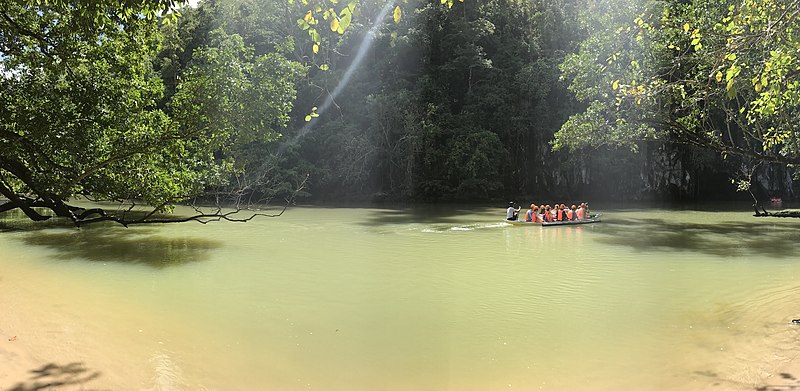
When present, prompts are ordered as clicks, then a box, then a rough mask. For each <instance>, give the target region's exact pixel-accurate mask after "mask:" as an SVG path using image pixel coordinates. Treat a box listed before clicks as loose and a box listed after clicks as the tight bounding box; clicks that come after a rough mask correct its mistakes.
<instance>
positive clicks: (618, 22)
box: [554, 0, 800, 165]
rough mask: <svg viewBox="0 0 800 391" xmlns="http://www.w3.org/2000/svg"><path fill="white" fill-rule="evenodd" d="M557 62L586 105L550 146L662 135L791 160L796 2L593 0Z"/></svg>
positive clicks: (798, 70) (764, 158) (799, 96)
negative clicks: (576, 38) (582, 30)
mask: <svg viewBox="0 0 800 391" xmlns="http://www.w3.org/2000/svg"><path fill="white" fill-rule="evenodd" d="M591 3H592V7H593V8H590V9H589V10H588V12H587V13H586V14H585V15H584V18H583V19H584V20H585V23H587V24H588V25H589V27H588V31H590V32H591V33H590V35H589V36H588V37H587V39H586V40H585V41H584V42H583V43H582V44H581V47H580V50H579V51H578V52H576V53H574V54H571V55H569V56H568V57H567V59H566V60H565V62H564V63H563V64H562V69H563V70H564V75H565V77H566V78H567V79H568V80H570V81H571V84H570V90H572V91H573V92H575V94H576V96H577V97H578V98H579V99H580V100H582V101H583V102H585V103H586V109H585V110H583V111H582V112H580V113H577V114H575V115H573V116H572V117H571V118H570V119H569V121H567V122H566V123H565V124H564V126H563V127H562V128H561V130H560V131H559V132H558V133H557V134H556V138H555V142H554V146H555V147H556V148H564V147H566V148H580V147H585V146H598V145H603V144H621V145H628V146H634V145H635V144H636V143H637V142H638V141H641V140H646V139H656V138H661V139H664V138H667V139H670V140H674V141H676V142H680V143H686V144H691V145H696V146H699V147H702V148H705V149H710V150H715V151H718V152H721V153H722V154H723V155H738V156H742V157H745V158H747V159H753V160H755V161H758V162H772V163H781V164H790V165H793V164H796V163H797V162H798V159H800V150H798V146H800V145H799V144H798V141H800V140H799V139H798V135H800V133H798V123H797V121H796V117H797V114H798V107H800V93H799V91H798V87H800V84H799V83H800V79H798V76H800V59H799V55H798V53H800V51H799V49H800V41H799V39H800V36H798V34H800V30H798V28H799V27H800V23H799V22H800V19H798V18H800V3H798V2H796V1H791V0H768V1H764V0H728V1H715V2H709V1H702V0H693V1H688V2H687V1H650V2H645V3H642V2H639V1H627V0H600V1H594V2H591Z"/></svg>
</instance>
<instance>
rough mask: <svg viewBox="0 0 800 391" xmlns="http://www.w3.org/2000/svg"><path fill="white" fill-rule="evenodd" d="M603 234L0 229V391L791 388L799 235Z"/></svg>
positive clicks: (585, 230) (313, 223)
mask: <svg viewBox="0 0 800 391" xmlns="http://www.w3.org/2000/svg"><path fill="white" fill-rule="evenodd" d="M601 212H603V213H604V216H603V222H602V223H600V224H593V225H583V226H569V227H537V226H531V227H528V226H525V227H517V226H510V225H508V224H505V223H503V222H502V218H503V216H504V213H505V211H504V210H503V209H502V208H494V209H490V208H483V209H480V208H479V209H475V208H462V209H450V208H448V209H446V210H445V208H441V209H435V208H425V209H409V210H388V209H364V208H312V207H297V208H292V209H290V210H288V211H287V212H286V213H285V214H284V215H283V216H282V217H279V218H261V219H256V220H254V221H251V222H249V223H245V224H237V223H212V224H208V225H201V224H195V223H185V224H177V225H164V226H148V227H134V228H128V229H126V228H123V227H119V226H114V225H103V226H90V227H86V228H82V229H74V228H47V229H37V228H36V227H37V226H35V225H30V224H26V223H24V222H19V221H13V220H6V221H4V222H3V221H0V390H2V391H5V390H16V391H24V390H39V389H43V390H44V389H47V390H49V389H55V390H61V389H69V390H72V389H81V390H83V389H87V390H88V389H91V390H107V389H109V390H332V391H339V390H515V389H516V390H539V389H543V390H578V389H581V390H634V389H636V390H706V389H718V390H740V389H741V390H755V389H758V388H759V387H760V389H768V388H764V387H767V386H769V385H770V384H778V383H780V382H783V383H780V384H787V382H788V383H791V384H796V383H792V382H793V381H794V376H800V373H794V372H791V368H793V367H794V366H797V367H800V359H796V356H797V355H798V352H800V350H798V349H797V347H798V342H799V341H800V334H798V333H799V332H800V326H798V325H793V324H791V319H793V318H800V301H798V300H797V298H798V296H800V252H798V250H800V221H795V220H791V219H789V220H779V219H772V220H767V219H756V218H754V217H752V216H750V214H749V213H748V212H746V211H743V212H699V211H680V212H676V211H666V210H657V209H656V210H653V209H648V210H619V211H601ZM3 368H15V369H14V370H8V371H4V370H3ZM787 368H789V369H787ZM56 381H60V382H61V383H60V384H56V383H55V382H56ZM48 382H50V383H51V388H46V387H44V386H43V385H46V384H48ZM37 387H40V388H37ZM53 387H54V388H53ZM780 389H785V388H780Z"/></svg>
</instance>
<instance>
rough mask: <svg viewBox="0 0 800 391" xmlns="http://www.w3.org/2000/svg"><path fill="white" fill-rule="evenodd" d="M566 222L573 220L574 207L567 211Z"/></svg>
mask: <svg viewBox="0 0 800 391" xmlns="http://www.w3.org/2000/svg"><path fill="white" fill-rule="evenodd" d="M567 220H575V205H572V206H570V207H569V209H567Z"/></svg>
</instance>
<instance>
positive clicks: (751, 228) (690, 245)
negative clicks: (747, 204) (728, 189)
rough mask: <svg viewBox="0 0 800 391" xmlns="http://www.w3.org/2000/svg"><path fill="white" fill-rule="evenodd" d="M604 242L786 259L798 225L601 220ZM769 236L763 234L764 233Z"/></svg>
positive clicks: (645, 248) (792, 251)
mask: <svg viewBox="0 0 800 391" xmlns="http://www.w3.org/2000/svg"><path fill="white" fill-rule="evenodd" d="M595 232H597V233H598V234H599V235H602V236H601V237H600V238H599V239H598V240H599V241H601V242H603V243H608V244H613V245H619V246H627V247H631V248H632V249H634V250H637V251H665V250H666V251H685V252H697V253H702V254H707V255H714V256H721V257H732V256H743V255H759V256H768V257H772V258H786V257H790V256H793V255H795V252H796V251H797V249H798V245H797V243H800V226H797V225H794V224H770V223H748V222H736V221H727V222H709V223H702V222H693V223H686V222H682V221H667V220H664V219H659V218H627V219H624V218H623V219H619V218H615V219H613V220H611V219H609V220H604V223H603V227H602V229H599V230H596V231H595ZM767 233H768V234H769V235H766V234H767Z"/></svg>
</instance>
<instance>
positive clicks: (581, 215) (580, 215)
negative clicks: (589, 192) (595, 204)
mask: <svg viewBox="0 0 800 391" xmlns="http://www.w3.org/2000/svg"><path fill="white" fill-rule="evenodd" d="M575 215H576V216H577V220H583V219H584V218H586V212H585V211H584V210H583V204H582V203H581V206H579V207H578V210H576V211H575Z"/></svg>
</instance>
